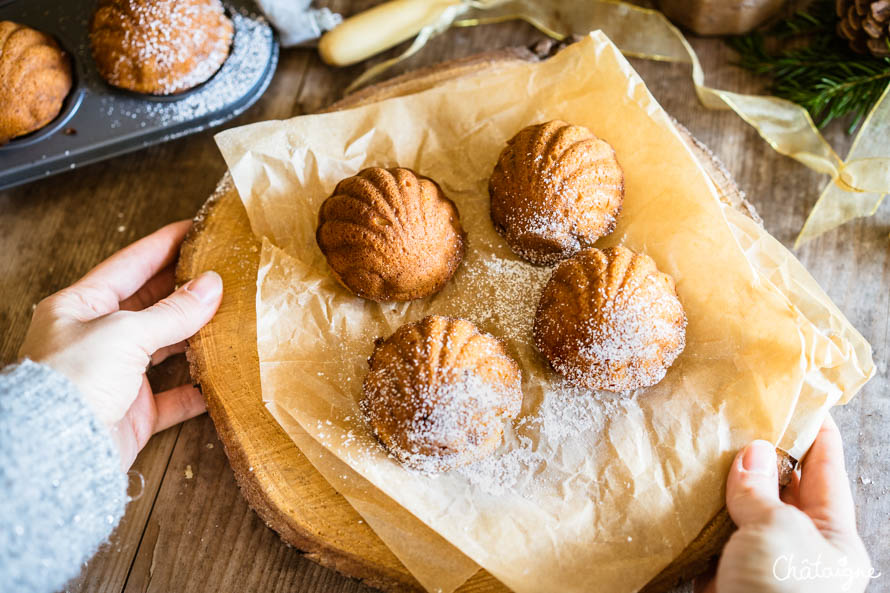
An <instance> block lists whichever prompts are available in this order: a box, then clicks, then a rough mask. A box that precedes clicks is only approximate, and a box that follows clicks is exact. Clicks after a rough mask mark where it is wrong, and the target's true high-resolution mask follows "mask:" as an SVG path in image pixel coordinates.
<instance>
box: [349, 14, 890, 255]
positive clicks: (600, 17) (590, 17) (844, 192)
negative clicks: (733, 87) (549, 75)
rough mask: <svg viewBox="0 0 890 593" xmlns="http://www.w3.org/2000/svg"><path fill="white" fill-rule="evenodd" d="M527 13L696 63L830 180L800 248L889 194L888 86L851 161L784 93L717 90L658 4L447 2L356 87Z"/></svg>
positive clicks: (559, 29) (662, 57) (710, 96)
mask: <svg viewBox="0 0 890 593" xmlns="http://www.w3.org/2000/svg"><path fill="white" fill-rule="evenodd" d="M513 19H522V20H524V21H526V22H528V23H530V24H532V25H533V26H534V27H536V28H537V29H539V30H540V31H541V32H543V33H544V34H546V35H548V36H550V37H552V38H554V39H557V40H561V39H564V38H565V37H568V36H570V35H573V34H581V35H584V34H587V33H588V32H590V31H592V30H594V29H601V30H602V31H603V32H604V33H606V35H608V36H609V38H610V39H611V40H612V41H613V42H614V43H615V45H616V46H618V48H619V49H620V50H621V51H622V53H624V54H625V55H628V56H631V57H638V58H645V59H650V60H659V61H667V62H679V63H685V64H690V65H691V66H692V81H693V84H694V85H695V91H696V94H697V95H698V98H699V100H700V101H701V103H702V105H704V106H705V107H707V108H708V109H731V110H733V111H735V113H736V114H738V116H739V117H741V118H742V119H743V120H745V121H746V122H747V123H748V124H750V125H751V126H753V127H754V129H756V130H757V132H758V133H759V134H760V136H761V137H762V138H763V139H764V140H766V142H767V143H768V144H769V145H770V146H772V147H773V149H774V150H776V151H777V152H779V153H780V154H783V155H786V156H789V157H791V158H793V159H795V160H797V161H799V162H800V163H803V164H804V165H805V166H807V167H809V168H810V169H812V170H814V171H817V172H819V173H825V174H827V175H829V176H830V177H831V181H830V182H829V183H828V184H827V185H826V187H825V189H824V190H823V191H822V194H821V196H820V197H819V200H818V201H817V202H816V205H815V206H814V207H813V210H812V211H811V212H810V215H809V217H808V218H807V221H806V223H805V224H804V227H803V230H802V231H801V233H800V235H799V236H798V237H797V241H796V243H795V246H797V245H799V244H800V243H802V242H803V241H807V240H809V239H812V238H815V237H817V236H819V235H821V234H822V233H824V232H826V231H828V230H831V229H833V228H835V227H837V226H840V225H841V224H843V223H845V222H847V221H848V220H851V219H852V218H856V217H859V216H870V215H872V214H874V212H875V211H876V210H877V208H878V206H879V205H880V203H881V201H882V200H883V198H884V196H885V195H886V194H887V193H890V99H888V94H890V87H888V89H886V90H885V91H884V93H883V95H882V96H881V99H880V100H879V101H878V102H877V104H875V106H874V107H873V108H872V110H871V112H870V113H869V115H868V117H867V118H866V119H865V120H864V122H863V124H862V127H861V128H860V130H859V133H858V134H857V135H856V138H855V140H854V142H853V145H852V148H851V149H850V153H849V155H848V157H847V160H846V161H844V160H843V159H841V158H840V157H839V156H838V154H837V153H836V152H835V151H834V149H832V147H831V146H830V145H829V144H828V142H827V141H826V140H825V138H824V137H823V136H822V134H820V133H819V130H818V128H817V127H816V125H815V124H814V123H813V120H812V118H811V117H810V115H809V113H807V111H806V110H805V109H804V108H803V107H801V106H799V105H797V104H796V103H792V102H791V101H786V100H785V99H779V98H778V97H770V96H762V95H745V94H741V93H734V92H730V91H725V90H721V89H715V88H711V87H708V86H706V85H705V83H704V78H705V77H704V71H703V70H702V67H701V63H700V62H699V60H698V56H697V55H696V54H695V51H694V50H693V49H692V47H691V46H690V45H689V42H688V41H687V40H686V38H685V37H684V36H683V34H682V33H681V32H680V31H679V30H678V29H677V28H676V27H675V26H674V25H672V24H671V23H670V21H668V19H667V18H666V17H665V16H664V15H663V14H662V13H660V12H658V11H657V10H651V9H648V8H642V7H639V6H634V5H632V4H627V3H625V2H620V1H618V0H548V1H546V2H545V1H541V0H537V1H536V0H464V2H462V3H460V4H456V5H452V6H449V7H447V8H446V9H445V10H443V12H442V13H441V14H440V15H439V18H438V19H436V21H435V22H433V23H432V24H430V25H427V26H426V27H424V28H423V29H422V30H421V31H420V33H418V35H417V37H416V38H415V39H414V42H413V43H412V44H411V46H410V47H409V48H408V49H407V50H405V51H404V52H403V53H402V54H401V55H399V56H397V57H396V58H393V59H391V60H387V61H385V62H382V63H380V64H377V65H375V66H374V67H372V68H370V69H369V70H368V71H366V72H365V73H364V74H363V75H362V76H361V77H359V79H358V80H356V81H355V82H354V83H353V84H352V85H351V86H350V90H351V89H353V88H356V87H358V86H361V85H363V84H365V83H366V82H368V81H369V80H371V79H373V78H375V77H377V76H379V75H380V74H381V73H382V72H384V71H385V70H386V69H388V68H389V67H391V66H392V65H393V64H395V63H397V62H399V61H401V60H404V59H406V58H408V57H409V56H411V55H413V54H415V53H417V51H419V50H420V49H421V48H422V47H423V46H424V45H425V44H426V42H427V41H428V40H429V39H430V38H431V37H433V36H434V35H437V34H439V33H442V32H443V31H445V30H447V29H448V28H449V27H451V26H460V27H468V26H476V25H482V24H488V23H494V22H502V21H506V20H513Z"/></svg>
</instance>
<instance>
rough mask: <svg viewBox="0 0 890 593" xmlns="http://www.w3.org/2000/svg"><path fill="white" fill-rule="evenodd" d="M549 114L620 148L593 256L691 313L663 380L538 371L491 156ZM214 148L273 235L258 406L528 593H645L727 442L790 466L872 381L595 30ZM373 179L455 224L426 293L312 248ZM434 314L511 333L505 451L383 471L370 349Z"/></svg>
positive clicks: (536, 284)
mask: <svg viewBox="0 0 890 593" xmlns="http://www.w3.org/2000/svg"><path fill="white" fill-rule="evenodd" d="M554 118H560V119H564V120H566V121H569V122H572V123H576V124H581V125H584V126H587V127H588V128H590V129H591V130H592V131H593V132H594V133H595V134H596V135H597V136H599V137H601V138H604V139H605V140H607V141H608V142H609V143H611V144H612V146H613V147H614V148H615V151H616V154H617V156H618V160H619V162H620V163H621V165H622V167H623V169H624V173H625V187H626V194H625V202H624V209H623V212H622V214H621V216H620V218H619V223H618V227H617V229H616V230H615V232H614V233H613V234H612V235H611V236H610V237H608V238H607V239H605V240H603V241H602V242H601V243H602V246H607V245H611V244H616V243H621V244H624V245H626V246H628V247H630V248H631V249H634V250H636V251H641V252H645V253H647V254H648V255H650V256H651V257H652V258H653V259H654V260H655V261H656V263H657V265H658V267H659V269H661V270H662V271H664V272H667V273H669V274H671V275H672V276H673V277H674V279H675V280H676V282H677V291H678V294H679V296H680V300H681V301H682V303H683V305H684V307H685V309H686V313H687V316H688V318H689V325H688V328H687V346H686V350H685V351H684V352H683V354H682V355H681V356H680V357H679V359H678V360H677V362H676V363H675V364H674V365H673V367H672V368H671V369H670V370H669V371H668V373H667V376H666V377H665V379H664V380H663V381H662V382H661V383H659V384H658V385H656V386H654V387H652V388H649V389H647V390H642V391H639V392H636V393H633V394H631V395H630V396H628V395H615V394H607V393H596V392H584V391H581V390H576V389H572V388H569V387H567V386H565V385H564V384H563V383H562V382H561V381H560V380H559V378H558V377H556V376H555V375H554V374H553V373H552V372H551V371H550V370H549V369H548V368H547V366H546V364H545V362H544V361H543V359H542V358H541V357H540V355H539V354H537V352H536V351H535V349H534V346H533V344H532V339H531V325H532V317H533V313H534V308H535V305H536V301H537V296H538V292H539V290H540V288H541V286H542V285H543V283H544V282H546V279H547V278H548V276H549V271H548V270H547V269H544V268H536V267H533V266H531V265H529V264H525V263H523V262H521V261H520V260H519V259H518V258H517V257H515V256H514V255H512V253H511V252H510V251H509V249H508V248H507V247H506V245H505V244H504V243H503V241H502V240H501V238H500V237H499V236H498V235H497V234H496V232H495V231H494V229H493V228H492V225H491V223H490V220H489V217H488V195H487V181H488V176H489V174H490V172H491V170H492V168H493V166H494V163H495V162H496V160H497V157H498V154H499V153H500V150H501V149H502V148H503V146H504V143H505V142H506V141H507V139H509V138H510V137H511V136H512V135H513V134H515V133H516V132H517V131H518V130H519V129H521V128H522V127H524V126H526V125H529V124H532V123H538V122H542V121H547V120H550V119H554ZM217 141H218V143H219V146H220V149H221V150H222V152H223V155H224V157H225V159H226V161H227V163H228V165H229V167H230V170H231V172H232V175H233V178H234V180H235V183H236V186H237V188H238V191H239V194H240V195H241V197H242V200H243V201H244V204H245V207H246V209H247V212H248V216H249V217H250V221H251V226H252V228H253V231H254V232H255V233H256V234H257V236H258V237H262V238H263V250H262V257H261V262H260V269H259V272H258V278H257V334H258V344H257V346H258V352H259V359H260V374H261V379H262V389H263V399H264V400H265V401H266V402H268V404H269V406H270V409H271V410H272V411H273V413H275V411H276V410H279V411H280V410H285V411H286V412H287V415H288V416H289V417H290V418H291V419H292V420H293V421H294V422H296V423H297V424H299V426H300V427H301V428H302V429H303V430H304V431H305V432H306V433H307V434H308V435H310V436H311V437H312V438H313V439H315V441H316V442H317V443H320V444H321V445H322V446H324V447H325V448H326V449H327V451H329V452H330V453H332V454H333V455H335V456H336V457H337V458H338V459H339V460H340V461H342V462H344V463H345V464H347V465H348V466H349V467H350V468H352V470H354V471H355V472H356V473H357V474H358V475H360V476H361V477H362V478H364V479H365V480H367V481H369V482H370V483H371V484H373V485H374V487H375V488H377V489H379V490H380V491H381V492H382V493H384V494H385V495H386V496H388V497H390V498H391V499H392V500H394V501H396V502H397V503H398V504H399V505H401V507H403V508H404V509H407V510H408V511H409V512H410V513H411V514H413V515H414V516H415V517H417V518H418V519H420V520H421V521H422V522H423V523H425V524H426V525H427V526H429V527H430V528H432V529H433V530H434V531H436V532H437V533H438V534H439V535H441V536H442V537H443V538H444V539H445V540H447V541H448V542H450V544H452V545H453V546H454V547H455V548H457V549H458V550H460V552H462V553H463V554H465V555H466V556H467V557H469V558H471V559H472V560H473V561H475V562H476V563H478V564H479V565H480V566H482V567H484V568H485V569H487V570H488V571H489V572H491V573H492V574H493V575H494V576H496V577H497V578H498V579H500V580H501V581H502V582H503V583H505V584H506V585H507V586H508V587H510V588H511V589H513V590H514V591H517V592H518V593H526V592H540V591H562V592H566V593H572V592H582V591H584V592H586V591H589V590H590V587H591V585H592V584H594V583H595V584H596V586H597V587H598V588H599V589H600V590H604V591H611V592H616V593H623V592H632V591H636V590H638V589H639V588H640V587H641V586H643V585H644V584H645V583H646V582H647V581H648V580H649V579H651V578H652V577H653V576H654V575H655V574H657V573H658V572H659V571H660V570H661V569H662V568H664V567H665V566H666V565H667V564H669V563H670V562H671V561H672V559H673V558H674V557H676V555H677V554H678V553H679V552H680V551H681V550H682V549H683V548H684V547H685V546H686V545H687V544H688V543H689V542H690V541H691V540H692V538H694V537H695V535H697V534H698V532H699V531H700V529H701V528H702V527H703V526H704V524H705V523H706V522H707V521H708V520H709V519H710V518H711V517H712V516H713V515H714V514H715V513H716V512H717V511H718V510H719V509H720V507H721V506H722V505H723V483H724V479H725V476H726V471H727V468H728V465H729V462H730V460H731V459H732V457H733V455H734V454H735V452H736V451H737V450H738V449H739V448H740V447H742V446H744V445H745V444H746V443H748V442H749V441H750V440H752V439H754V438H765V439H767V440H770V441H772V442H774V443H777V444H778V445H779V446H781V447H783V448H785V449H786V450H788V451H789V452H790V453H791V454H792V455H795V456H798V457H799V456H800V455H801V454H802V453H803V452H804V451H805V450H806V449H807V448H808V447H809V445H810V444H811V442H812V440H813V438H814V437H815V434H816V430H817V428H818V426H819V424H820V423H821V420H822V418H823V416H824V413H825V411H826V410H827V409H828V407H830V406H831V405H833V404H835V403H838V402H844V401H846V400H848V399H849V398H850V397H852V395H853V394H855V392H856V391H857V390H858V389H859V388H860V387H861V386H862V385H863V384H864V383H865V381H866V380H867V379H868V378H869V377H870V376H871V375H872V374H873V373H874V367H873V363H872V361H871V350H870V347H869V345H868V344H867V343H866V342H865V340H864V339H863V338H862V336H861V335H859V334H858V333H857V332H856V330H855V329H854V328H853V327H852V326H851V325H850V324H849V322H848V321H847V320H846V319H845V318H844V317H843V315H842V314H841V313H840V312H839V311H838V310H837V308H836V307H835V306H834V305H833V304H832V303H831V302H830V301H829V299H828V298H827V296H826V295H825V294H824V293H823V292H822V291H821V289H820V288H819V287H818V285H817V284H816V283H815V281H813V279H812V278H811V277H810V276H809V274H807V273H806V271H805V270H804V269H803V267H802V266H801V265H800V263H799V262H797V260H796V259H795V258H794V257H793V256H792V255H791V254H790V253H789V252H788V251H787V250H785V249H784V247H782V246H781V244H779V243H778V242H777V241H775V240H774V239H772V238H771V237H770V236H769V235H768V234H767V233H766V232H765V231H764V230H763V229H761V228H760V227H758V226H757V225H756V224H754V223H753V222H751V221H750V220H748V219H747V218H745V217H744V216H743V215H741V214H739V213H737V212H735V211H733V210H732V209H730V208H728V207H727V206H725V205H723V204H721V203H720V201H719V200H718V198H717V195H716V189H715V187H714V186H713V185H712V183H711V181H710V180H709V179H708V177H707V176H706V174H705V173H704V171H703V170H702V168H701V167H700V166H699V164H698V162H697V161H696V159H695V157H694V156H693V154H692V153H691V152H690V150H689V149H688V148H687V147H686V145H685V144H684V142H683V140H682V139H681V138H680V137H679V135H678V132H677V130H676V129H675V127H674V126H673V124H672V123H671V121H670V118H669V117H668V116H667V115H666V114H665V113H664V111H663V110H662V109H661V108H660V106H659V105H658V104H657V103H656V102H655V100H654V99H653V98H652V96H651V95H650V94H649V92H648V90H647V89H646V87H645V85H644V84H643V82H642V80H641V79H640V78H639V77H638V75H637V74H636V73H635V72H634V71H633V69H632V68H631V67H630V65H629V64H628V63H627V62H626V60H625V59H624V58H623V57H622V56H621V54H620V53H619V52H618V50H617V49H616V48H615V47H614V46H613V45H612V44H611V42H610V41H609V40H608V39H607V38H606V37H605V36H604V35H602V34H601V33H592V34H591V36H590V37H589V38H587V39H585V40H583V41H581V42H579V43H577V44H575V45H573V46H570V47H569V48H567V49H565V50H564V51H562V52H561V53H559V54H558V55H557V56H555V57H554V58H551V59H550V60H547V61H546V62H543V63H540V64H528V65H516V66H512V67H509V68H504V69H501V70H498V71H496V72H493V73H490V74H486V75H483V76H475V77H472V78H465V79H458V80H455V81H452V82H449V83H446V84H443V85H441V86H439V87H437V88H434V89H431V90H428V91H425V92H422V93H418V94H415V95H411V96H407V97H402V98H396V99H390V100H387V101H383V102H380V103H377V104H374V105H369V106H366V107H361V108H357V109H353V110H349V111H345V112H336V113H330V114H321V115H312V116H303V117H298V118H294V119H291V120H287V121H280V122H279V121H273V122H264V123H259V124H253V125H250V126H245V127H243V128H237V129H234V130H229V131H226V132H223V133H221V134H219V135H218V136H217ZM375 165H376V166H385V167H389V166H396V165H399V166H405V167H410V168H413V169H415V170H416V171H418V172H420V173H422V174H424V175H427V176H430V177H432V178H434V179H436V180H437V181H438V182H439V183H440V184H441V186H442V188H443V190H444V191H445V193H446V194H447V195H448V196H449V197H451V199H453V200H454V201H455V203H456V204H457V206H458V208H459V210H460V213H461V220H462V222H463V225H464V228H465V230H466V231H467V232H468V237H469V250H468V253H467V257H466V259H465V260H464V262H463V263H462V265H461V268H460V269H459V270H458V272H457V274H456V275H455V277H454V278H453V279H452V281H451V282H450V283H449V284H448V285H447V286H446V288H445V289H443V290H442V291H441V292H440V293H439V294H437V295H435V296H433V297H430V298H428V299H424V300H420V301H415V302H412V303H408V304H387V305H381V304H377V303H372V302H368V301H363V300H361V299H358V298H356V297H354V296H353V295H351V294H350V293H349V292H348V291H346V290H345V289H344V288H342V287H341V286H339V285H338V284H337V283H336V281H335V280H334V279H333V278H332V276H331V275H330V273H329V272H328V270H327V268H326V264H325V260H324V257H323V256H322V254H321V252H320V251H319V250H318V247H317V246H316V244H315V239H314V231H315V225H316V216H317V211H318V207H319V205H320V204H321V202H322V201H323V200H324V199H325V197H327V195H329V193H330V192H331V190H332V189H333V187H334V186H335V185H336V183H337V182H338V181H339V180H340V179H342V178H343V177H346V176H349V175H353V174H355V173H356V172H357V171H359V170H360V169H362V168H364V167H367V166H375ZM430 313H440V314H447V315H455V316H461V317H465V318H467V319H470V320H472V321H474V322H475V323H477V324H478V325H479V326H480V327H481V328H483V329H484V330H486V331H489V332H490V333H492V334H494V335H496V336H499V337H501V338H503V339H504V340H505V341H506V342H507V345H508V349H509V350H510V352H511V353H512V354H513V355H514V356H515V357H516V358H517V360H518V361H519V363H520V366H521V367H522V369H523V393H524V401H523V411H522V414H521V415H520V418H519V419H518V420H517V421H516V422H515V423H514V424H513V425H512V426H511V427H509V428H508V431H507V435H506V438H505V442H504V444H503V446H502V447H501V448H500V449H499V450H498V451H497V452H496V454H495V455H493V456H492V457H491V458H489V459H487V460H484V461H483V462H480V463H478V464H475V465H474V466H471V467H469V468H466V469H461V470H455V471H452V472H449V473H446V474H441V475H437V476H426V475H422V474H418V473H415V472H411V471H408V470H405V469H403V468H402V467H401V466H400V465H399V464H398V463H396V462H395V461H393V460H392V459H390V458H388V457H387V455H386V454H385V452H384V451H383V450H382V449H381V448H380V446H379V445H378V444H377V443H376V442H375V441H374V439H373V438H372V436H371V435H370V433H369V431H368V430H367V428H366V427H365V425H364V424H363V422H362V421H361V418H360V416H359V414H358V410H357V406H356V401H357V399H358V397H359V396H360V390H361V382H362V379H363V378H364V375H365V373H366V371H367V363H366V359H367V357H368V356H369V355H370V353H371V351H372V348H373V339H374V338H375V337H377V336H387V335H389V334H390V333H392V332H393V331H394V330H395V329H396V328H397V327H398V326H400V325H402V324H403V323H406V322H409V321H413V320H416V319H419V318H421V317H423V316H424V315H427V314H430ZM443 553H445V550H444V549H443ZM431 562H433V563H434V562H435V559H432V560H431ZM409 568H410V567H409ZM427 568H429V567H427ZM433 568H434V567H433ZM441 576H443V577H444V576H445V575H444V574H443V575H441Z"/></svg>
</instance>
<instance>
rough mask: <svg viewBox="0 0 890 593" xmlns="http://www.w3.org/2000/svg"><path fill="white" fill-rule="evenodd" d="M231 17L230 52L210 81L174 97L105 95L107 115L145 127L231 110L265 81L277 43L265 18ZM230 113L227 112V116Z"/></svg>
mask: <svg viewBox="0 0 890 593" xmlns="http://www.w3.org/2000/svg"><path fill="white" fill-rule="evenodd" d="M231 20H232V24H233V25H234V29H235V33H234V38H233V40H232V47H231V52H230V53H229V56H228V58H226V60H225V62H224V63H223V65H222V67H220V68H219V71H218V72H216V73H215V74H214V75H213V76H212V78H210V80H208V81H207V82H206V83H204V84H203V85H201V86H199V87H197V88H196V89H195V90H193V91H190V92H188V93H184V94H183V95H179V96H175V100H157V101H152V100H129V101H125V100H122V97H119V96H117V95H114V94H109V95H105V96H104V97H103V98H102V102H103V104H104V106H105V110H104V111H105V115H106V116H107V117H109V118H114V117H118V118H125V119H132V120H137V121H140V123H141V124H142V125H143V127H145V126H148V125H151V126H156V125H161V126H172V125H176V124H179V123H183V122H189V121H193V120H195V119H198V118H202V117H206V116H208V115H210V114H214V113H217V112H219V113H221V114H222V112H223V111H225V110H227V109H230V106H231V105H232V104H233V103H235V102H237V101H238V100H239V99H241V98H242V97H244V96H245V95H247V94H248V93H249V92H250V91H251V89H252V88H253V87H254V86H255V85H257V84H260V82H261V81H262V80H263V77H264V74H265V72H266V69H267V67H269V55H270V54H271V53H273V49H272V48H273V45H274V38H273V35H272V30H271V29H270V28H269V26H268V24H267V23H266V21H265V19H263V17H261V16H256V15H252V14H250V13H248V12H246V11H243V12H239V11H232V12H231ZM215 69H216V68H215V67H214V70H215ZM229 116H231V114H230V113H228V112H226V113H225V116H224V117H225V118H226V119H227V118H228V117H229ZM216 123H217V122H212V124H211V125H215V124H216ZM118 125H120V124H118ZM174 133H175V132H174Z"/></svg>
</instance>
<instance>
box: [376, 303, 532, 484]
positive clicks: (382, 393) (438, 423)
mask: <svg viewBox="0 0 890 593" xmlns="http://www.w3.org/2000/svg"><path fill="white" fill-rule="evenodd" d="M369 365H370V371H369V373H368V375H367V376H366V377H365V380H364V383H363V386H362V391H363V395H362V399H361V401H360V402H359V406H360V409H361V411H362V414H363V416H364V417H365V419H366V420H367V422H368V423H369V425H370V427H371V430H372V431H373V433H374V435H375V436H376V437H377V439H378V440H379V441H380V442H381V443H382V444H383V446H384V447H385V448H386V449H387V450H388V451H389V452H390V453H391V454H392V455H393V456H394V457H395V458H396V459H397V460H399V461H400V462H401V463H403V464H405V465H407V466H408V467H411V468H414V469H418V470H421V471H425V472H435V471H446V470H448V469H452V468H454V467H458V466H461V465H466V464H468V463H472V462H473V461H477V460H479V459H482V458H484V457H486V456H488V455H489V454H491V453H492V452H493V451H494V450H495V449H497V447H498V446H499V445H500V443H501V441H502V438H503V434H504V427H505V425H506V423H507V422H508V421H509V420H511V419H513V418H515V417H516V415H517V414H518V413H519V410H520V407H521V404H522V390H521V379H522V376H521V374H520V371H519V366H518V365H517V364H516V362H515V361H514V360H513V359H512V358H511V357H510V356H509V355H508V354H507V353H506V351H505V350H504V347H503V344H502V343H501V342H500V340H498V339H497V338H495V337H493V336H491V335H489V334H486V333H483V332H481V331H479V330H478V329H477V328H476V326H475V325H473V324H472V323H471V322H469V321H467V320H465V319H456V318H450V317H442V316H438V315H431V316H429V317H425V318H424V319H421V320H420V321H416V322H414V323H408V324H406V325H403V326H402V327H400V328H399V329H398V330H396V332H395V333H394V334H393V335H392V336H390V337H389V338H387V339H386V340H378V342H377V344H376V347H375V348H374V354H373V355H372V356H371V359H370V360H369Z"/></svg>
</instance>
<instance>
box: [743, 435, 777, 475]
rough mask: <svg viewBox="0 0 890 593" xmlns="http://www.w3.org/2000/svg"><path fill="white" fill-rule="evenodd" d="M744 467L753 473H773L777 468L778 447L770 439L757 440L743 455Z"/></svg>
mask: <svg viewBox="0 0 890 593" xmlns="http://www.w3.org/2000/svg"><path fill="white" fill-rule="evenodd" d="M742 468H743V469H744V470H745V471H747V472H749V473H753V474H764V475H773V474H775V473H776V472H777V471H778V470H777V469H776V448H775V447H774V446H773V444H772V443H770V442H769V441H763V440H757V441H754V442H752V443H751V444H750V445H748V448H747V449H745V454H744V455H742Z"/></svg>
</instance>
